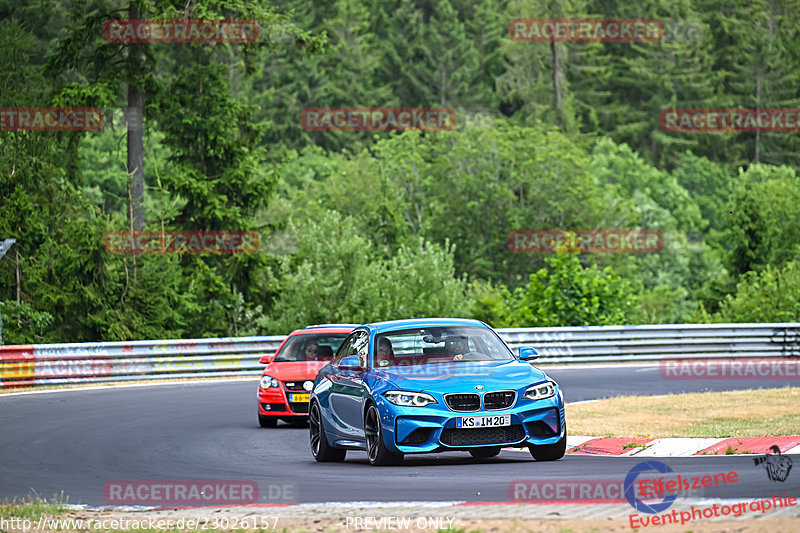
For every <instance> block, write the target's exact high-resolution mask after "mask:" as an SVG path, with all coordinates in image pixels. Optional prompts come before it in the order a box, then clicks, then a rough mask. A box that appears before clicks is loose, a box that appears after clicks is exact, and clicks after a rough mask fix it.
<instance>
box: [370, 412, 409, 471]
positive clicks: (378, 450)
mask: <svg viewBox="0 0 800 533" xmlns="http://www.w3.org/2000/svg"><path fill="white" fill-rule="evenodd" d="M364 436H365V437H366V441H367V458H368V459H369V463H370V464H371V465H375V466H388V465H397V464H400V463H401V462H402V461H403V454H396V453H392V452H390V451H389V450H387V449H386V445H385V444H384V443H383V431H382V430H381V417H380V414H379V413H378V408H377V407H375V406H374V405H370V406H369V408H367V413H366V414H365V415H364Z"/></svg>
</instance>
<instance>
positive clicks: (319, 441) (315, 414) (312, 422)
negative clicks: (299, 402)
mask: <svg viewBox="0 0 800 533" xmlns="http://www.w3.org/2000/svg"><path fill="white" fill-rule="evenodd" d="M308 437H309V440H310V442H311V455H313V456H314V459H316V460H317V462H320V463H341V462H342V461H344V458H345V456H346V455H347V450H340V449H339V448H334V447H332V446H331V445H330V444H328V437H327V436H325V427H324V426H323V425H322V416H321V415H320V412H319V406H318V405H317V404H316V403H313V404H311V408H310V409H309V410H308Z"/></svg>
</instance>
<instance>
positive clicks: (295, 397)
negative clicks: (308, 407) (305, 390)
mask: <svg viewBox="0 0 800 533" xmlns="http://www.w3.org/2000/svg"><path fill="white" fill-rule="evenodd" d="M310 399H311V395H310V394H290V395H289V401H290V402H293V403H294V402H307V401H309V400H310Z"/></svg>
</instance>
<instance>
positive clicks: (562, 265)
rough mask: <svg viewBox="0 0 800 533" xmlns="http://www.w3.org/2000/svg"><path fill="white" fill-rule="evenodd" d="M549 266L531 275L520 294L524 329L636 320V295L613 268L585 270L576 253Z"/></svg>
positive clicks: (556, 257)
mask: <svg viewBox="0 0 800 533" xmlns="http://www.w3.org/2000/svg"><path fill="white" fill-rule="evenodd" d="M545 262H546V263H547V264H548V266H549V267H550V270H545V269H542V270H539V271H538V272H536V273H535V274H531V276H530V281H529V282H528V285H527V286H526V287H521V288H519V289H517V291H516V296H517V303H516V305H517V310H516V315H517V323H518V324H519V326H520V327H534V326H586V325H607V324H622V323H625V321H626V319H628V318H629V317H631V316H633V313H634V311H635V309H636V305H637V300H636V293H635V292H634V290H633V287H632V286H631V283H630V282H629V281H626V280H623V279H622V278H620V277H619V276H618V275H617V274H616V273H615V272H614V271H613V270H612V269H611V268H610V267H606V268H605V269H603V270H600V269H598V268H596V267H583V266H581V262H580V259H579V257H578V255H577V254H572V253H556V254H554V255H553V256H551V257H549V258H548V259H546V260H545Z"/></svg>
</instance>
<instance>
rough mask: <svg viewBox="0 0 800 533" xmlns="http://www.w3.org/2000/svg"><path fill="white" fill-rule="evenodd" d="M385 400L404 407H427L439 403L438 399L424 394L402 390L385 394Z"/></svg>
mask: <svg viewBox="0 0 800 533" xmlns="http://www.w3.org/2000/svg"><path fill="white" fill-rule="evenodd" d="M383 396H384V398H386V399H387V400H389V401H390V402H391V403H393V404H395V405H401V406H403V407H425V406H426V405H430V404H432V403H437V402H436V399H435V398H434V397H433V396H431V395H430V394H425V393H424V392H406V391H402V390H390V391H387V392H384V393H383Z"/></svg>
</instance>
